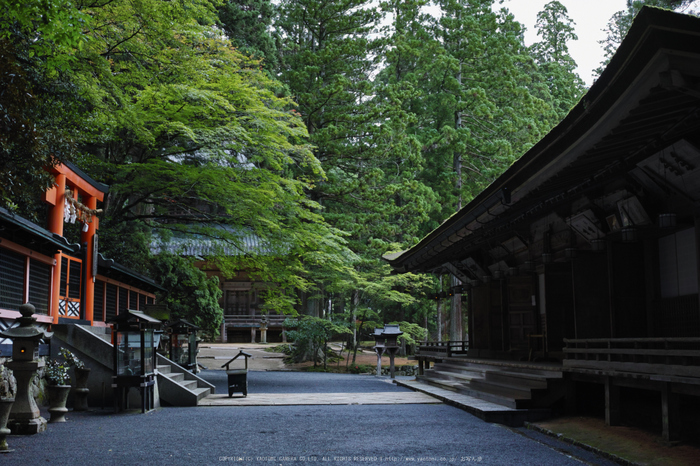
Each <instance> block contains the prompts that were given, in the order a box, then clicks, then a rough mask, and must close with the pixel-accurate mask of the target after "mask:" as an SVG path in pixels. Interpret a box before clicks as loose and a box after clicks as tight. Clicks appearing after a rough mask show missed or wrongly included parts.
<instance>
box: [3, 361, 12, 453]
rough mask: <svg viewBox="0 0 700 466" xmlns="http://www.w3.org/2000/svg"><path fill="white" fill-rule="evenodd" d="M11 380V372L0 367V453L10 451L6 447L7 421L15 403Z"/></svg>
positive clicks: (8, 432) (8, 433)
mask: <svg viewBox="0 0 700 466" xmlns="http://www.w3.org/2000/svg"><path fill="white" fill-rule="evenodd" d="M13 379H14V377H13V375H12V372H11V371H10V370H9V369H5V366H0V453H5V452H9V451H12V450H10V448H9V447H8V446H7V436H8V435H10V429H8V428H7V420H8V419H9V417H10V411H11V410H12V405H13V404H14V402H15V382H14V380H13Z"/></svg>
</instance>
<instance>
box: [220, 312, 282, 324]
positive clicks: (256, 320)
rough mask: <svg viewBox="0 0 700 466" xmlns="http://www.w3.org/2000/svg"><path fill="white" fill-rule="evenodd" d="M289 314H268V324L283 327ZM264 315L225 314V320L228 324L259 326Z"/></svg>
mask: <svg viewBox="0 0 700 466" xmlns="http://www.w3.org/2000/svg"><path fill="white" fill-rule="evenodd" d="M286 318H287V316H284V315H282V316H280V315H268V316H267V326H268V327H282V322H284V321H285V319H286ZM261 319H262V316H261V315H259V314H256V315H252V316H251V315H233V316H232V315H224V321H225V322H226V323H227V324H233V325H234V326H240V327H244V326H245V327H249V326H258V325H260V321H261Z"/></svg>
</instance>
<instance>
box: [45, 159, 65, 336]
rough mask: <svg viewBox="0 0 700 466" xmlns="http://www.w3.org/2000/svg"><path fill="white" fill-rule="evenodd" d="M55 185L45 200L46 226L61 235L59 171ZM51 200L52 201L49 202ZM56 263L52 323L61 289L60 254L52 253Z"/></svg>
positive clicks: (61, 179)
mask: <svg viewBox="0 0 700 466" xmlns="http://www.w3.org/2000/svg"><path fill="white" fill-rule="evenodd" d="M56 185H57V186H55V187H54V188H52V189H51V190H49V193H51V194H50V195H49V193H47V201H48V202H49V204H51V207H50V208H49V222H48V227H49V231H50V232H51V233H56V234H57V235H60V236H63V221H64V218H63V208H64V203H65V199H66V175H64V174H62V173H59V174H57V175H56ZM51 201H52V202H51ZM54 259H56V265H54V267H53V277H52V278H53V282H52V283H51V285H52V291H51V306H50V309H49V313H50V315H51V316H52V317H53V323H54V324H57V323H58V302H59V295H60V291H61V254H60V251H59V253H57V254H55V255H54Z"/></svg>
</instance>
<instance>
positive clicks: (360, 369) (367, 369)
mask: <svg viewBox="0 0 700 466" xmlns="http://www.w3.org/2000/svg"><path fill="white" fill-rule="evenodd" d="M348 372H350V373H351V374H371V373H375V372H377V368H376V367H375V366H371V365H369V364H353V365H351V366H349V367H348Z"/></svg>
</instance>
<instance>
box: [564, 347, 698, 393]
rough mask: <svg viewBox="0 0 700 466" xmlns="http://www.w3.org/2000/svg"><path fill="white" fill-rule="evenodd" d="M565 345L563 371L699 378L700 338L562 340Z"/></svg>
mask: <svg viewBox="0 0 700 466" xmlns="http://www.w3.org/2000/svg"><path fill="white" fill-rule="evenodd" d="M564 344H565V347H564V355H565V359H564V361H563V365H564V368H565V369H574V370H576V369H582V370H594V371H603V372H615V373H632V374H655V375H661V376H669V377H700V338H590V339H575V340H573V339H564ZM698 383H700V380H698Z"/></svg>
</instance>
